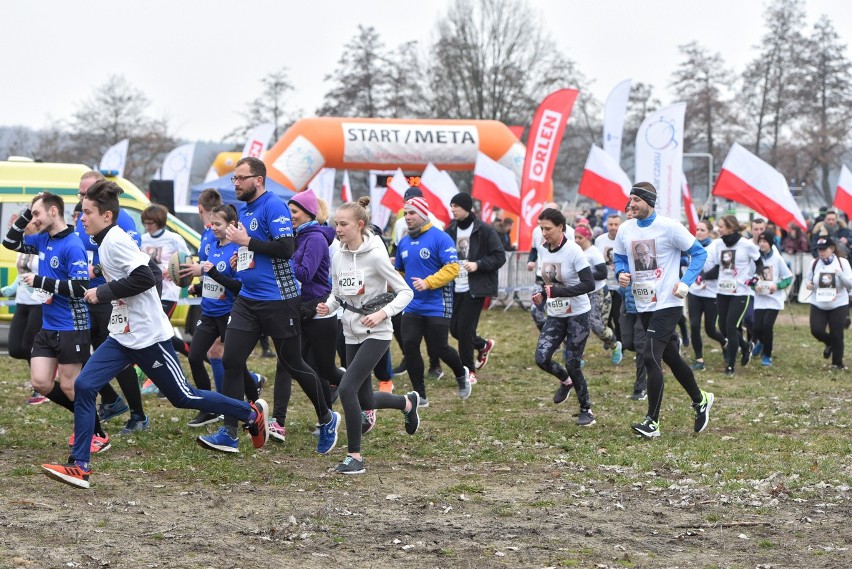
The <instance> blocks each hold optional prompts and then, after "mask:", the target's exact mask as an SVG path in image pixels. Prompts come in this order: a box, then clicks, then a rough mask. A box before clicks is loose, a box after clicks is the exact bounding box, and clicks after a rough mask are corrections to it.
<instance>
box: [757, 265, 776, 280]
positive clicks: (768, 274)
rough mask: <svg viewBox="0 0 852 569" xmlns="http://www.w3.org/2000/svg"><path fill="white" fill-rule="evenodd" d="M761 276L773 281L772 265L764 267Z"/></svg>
mask: <svg viewBox="0 0 852 569" xmlns="http://www.w3.org/2000/svg"><path fill="white" fill-rule="evenodd" d="M760 277H761V278H762V279H763V280H765V281H771V280H773V279H772V267H763V271H762V272H761V273H760Z"/></svg>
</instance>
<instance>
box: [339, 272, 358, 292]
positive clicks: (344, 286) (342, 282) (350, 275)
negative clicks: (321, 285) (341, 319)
mask: <svg viewBox="0 0 852 569" xmlns="http://www.w3.org/2000/svg"><path fill="white" fill-rule="evenodd" d="M337 286H338V287H339V288H340V292H342V293H343V294H345V295H346V296H358V295H359V294H364V271H345V272H342V273H340V275H339V276H338V277H337Z"/></svg>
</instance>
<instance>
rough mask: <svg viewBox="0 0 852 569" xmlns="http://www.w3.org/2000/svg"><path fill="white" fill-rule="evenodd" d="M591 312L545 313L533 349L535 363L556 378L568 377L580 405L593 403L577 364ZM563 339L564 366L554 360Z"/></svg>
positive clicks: (562, 379) (584, 343) (589, 406)
mask: <svg viewBox="0 0 852 569" xmlns="http://www.w3.org/2000/svg"><path fill="white" fill-rule="evenodd" d="M590 314H591V313H590V312H586V313H583V314H578V315H577V316H569V317H567V318H554V317H552V316H548V317H547V319H546V320H545V321H544V326H543V327H542V329H541V334H540V335H539V337H538V346H536V349H535V363H536V365H538V367H540V368H541V369H543V370H544V371H546V372H547V373H549V374H551V375H553V376H555V377H556V378H557V379H558V380H559V381H565V380H566V379H569V378H570V379H571V381H572V382H573V383H574V390H575V391H576V393H577V399H578V400H579V401H580V408H581V409H591V407H592V404H591V401H590V400H589V388H588V386H587V385H586V377H585V376H584V375H583V370H582V369H581V368H580V360H581V359H582V358H583V351H584V350H585V349H586V340H588V338H589V330H590V319H591V318H590ZM563 340H564V341H565V367H562V366H561V365H559V364H558V363H556V362H554V361H553V354H555V353H556V351H557V350H558V349H559V346H560V344H562V342H563Z"/></svg>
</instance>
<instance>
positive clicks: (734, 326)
mask: <svg viewBox="0 0 852 569" xmlns="http://www.w3.org/2000/svg"><path fill="white" fill-rule="evenodd" d="M750 304H751V297H750V296H733V295H730V294H719V295H716V306H718V307H719V328H721V330H722V333H723V334H724V335H725V338H727V340H728V347H727V349H726V350H725V365H726V366H728V367H735V364H736V361H737V350H740V349H743V350H747V349H748V343H746V341H745V339H743V332H742V328H741V326H742V323H743V318H744V317H745V314H746V312H747V311H748V307H749V305H750Z"/></svg>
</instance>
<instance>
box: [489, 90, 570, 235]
mask: <svg viewBox="0 0 852 569" xmlns="http://www.w3.org/2000/svg"><path fill="white" fill-rule="evenodd" d="M579 94H580V92H579V91H577V90H576V89H560V90H559V91H555V92H553V93H551V94H550V95H548V96H547V97H545V98H544V101H542V102H541V104H540V105H539V106H538V109H537V110H536V112H535V117H534V118H533V123H532V127H531V128H530V135H529V140H527V156H526V159H525V160H524V170H523V176H522V177H521V211H520V212H519V215H520V223H519V224H518V225H519V226H520V227H519V232H518V249H519V250H520V251H527V250H529V248H530V245H531V243H532V231H533V229H534V227H535V225H536V220H537V219H538V214H539V212H541V210H542V207H543V204H544V202H546V201H547V200H548V198H549V197H550V196H549V195H548V194H549V193H550V188H551V178H552V176H553V165H554V164H555V163H556V156H557V154H559V145H560V144H561V143H562V134H563V133H564V132H565V126H566V125H567V124H568V117H569V116H571V109H572V108H573V107H574V101H575V100H577V95H579ZM477 162H478V160H477ZM495 205H498V204H495Z"/></svg>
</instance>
